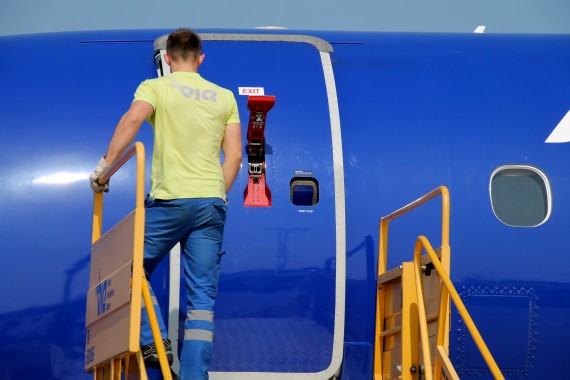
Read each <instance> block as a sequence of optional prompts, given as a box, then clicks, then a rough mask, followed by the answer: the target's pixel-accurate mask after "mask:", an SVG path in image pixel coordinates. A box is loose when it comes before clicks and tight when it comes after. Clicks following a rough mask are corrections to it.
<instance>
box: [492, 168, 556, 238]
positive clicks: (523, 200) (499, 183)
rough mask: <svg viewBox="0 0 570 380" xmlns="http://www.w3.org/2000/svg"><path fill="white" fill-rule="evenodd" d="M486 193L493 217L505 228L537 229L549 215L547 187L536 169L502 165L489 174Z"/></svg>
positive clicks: (545, 180)
mask: <svg viewBox="0 0 570 380" xmlns="http://www.w3.org/2000/svg"><path fill="white" fill-rule="evenodd" d="M489 190H490V193H491V206H492V207H493V212H494V213H495V216H496V217H497V218H498V219H499V220H500V221H501V222H503V223H505V224H506V225H508V226H512V227H536V226H539V225H541V224H543V223H544V222H546V220H547V219H548V217H549V216H550V210H551V205H552V200H551V199H552V198H551V192H550V184H549V182H548V178H547V177H546V175H545V174H544V173H542V172H541V171H540V170H538V169H537V168H535V167H532V166H528V165H505V166H501V167H500V168H498V169H496V170H495V171H494V172H493V174H492V175H491V183H490V185H489Z"/></svg>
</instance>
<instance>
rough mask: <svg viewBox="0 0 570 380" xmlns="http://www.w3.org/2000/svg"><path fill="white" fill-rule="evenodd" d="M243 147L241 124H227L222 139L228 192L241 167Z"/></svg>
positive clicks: (223, 170)
mask: <svg viewBox="0 0 570 380" xmlns="http://www.w3.org/2000/svg"><path fill="white" fill-rule="evenodd" d="M242 149H243V148H242V142H241V124H240V123H232V124H227V125H226V131H225V132H224V139H223V141H222V150H223V151H224V163H223V164H222V173H223V174H224V181H225V183H226V194H227V193H228V192H229V191H230V189H231V187H232V185H233V183H234V180H235V179H236V176H237V173H238V171H239V169H240V167H241V160H242Z"/></svg>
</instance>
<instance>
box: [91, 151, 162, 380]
mask: <svg viewBox="0 0 570 380" xmlns="http://www.w3.org/2000/svg"><path fill="white" fill-rule="evenodd" d="M135 154H136V199H135V208H136V210H138V211H140V214H142V215H144V185H145V183H144V182H145V180H144V170H145V150H144V145H143V144H142V143H141V142H135V144H134V145H132V146H131V147H130V148H128V149H127V150H126V151H125V153H123V154H122V155H121V157H119V159H118V160H117V161H116V162H114V163H113V165H111V167H109V169H107V171H105V173H103V175H102V176H101V178H99V180H98V182H99V184H101V185H102V184H104V183H105V182H107V181H109V180H110V178H111V177H112V176H113V174H115V173H116V172H117V171H118V170H119V169H120V168H121V167H122V166H123V165H124V164H125V163H126V162H127V161H129V159H130V158H131V157H132V156H133V155H135ZM142 226H143V227H142V230H141V231H140V232H142V233H143V234H144V223H143V224H142ZM102 228H103V193H102V192H95V193H94V198H93V232H92V243H95V241H97V240H98V239H99V238H100V237H101V233H102ZM135 244H136V243H135ZM133 275H134V273H133ZM140 278H141V280H142V283H141V287H140V289H141V292H142V294H141V296H142V298H143V300H144V303H145V309H146V311H147V314H148V317H149V321H150V325H151V331H152V335H153V338H154V340H155V343H156V350H157V354H158V358H159V362H160V367H161V371H162V376H163V378H164V379H166V380H172V374H171V372H170V367H169V365H168V360H167V358H166V352H165V349H164V346H163V344H162V337H161V335H160V329H159V327H158V322H157V318H156V311H155V310H154V305H153V303H152V299H151V296H150V290H149V288H148V283H147V281H146V278H145V274H144V271H143V272H142V274H141V277H140ZM137 281H138V279H137ZM142 365H144V364H143V363H142V359H141V362H140V364H139V368H141V366H142ZM113 367H115V366H114V360H113V361H111V367H110V368H111V371H114V372H117V371H118V372H120V366H119V365H117V368H119V369H118V370H117V369H115V368H113ZM97 374H98V371H95V379H97V378H98V376H97ZM141 376H142V378H143V379H146V378H147V376H146V374H141ZM115 378H117V379H119V378H120V373H115V374H114V375H113V379H115Z"/></svg>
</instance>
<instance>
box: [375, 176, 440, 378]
mask: <svg viewBox="0 0 570 380" xmlns="http://www.w3.org/2000/svg"><path fill="white" fill-rule="evenodd" d="M438 195H441V219H442V220H441V224H442V227H441V251H442V256H443V257H448V255H449V251H450V250H449V208H450V201H449V190H448V189H447V187H445V186H440V187H438V188H436V189H434V190H432V191H430V192H429V193H427V194H426V195H424V196H422V197H420V198H418V199H417V200H415V201H413V202H411V203H410V204H408V205H407V206H404V207H402V208H401V209H399V210H397V211H395V212H393V213H391V214H389V215H386V216H384V217H382V218H381V219H380V243H379V252H378V275H380V274H382V273H385V272H386V264H387V260H388V225H389V223H390V222H391V221H392V220H394V219H397V218H399V217H400V216H402V215H404V214H406V213H408V212H410V211H412V210H414V209H416V208H417V207H419V206H421V205H423V204H424V203H426V202H428V201H430V200H432V199H434V198H435V197H437V196H438ZM422 301H423V298H422ZM383 304H384V293H383V292H379V291H377V299H376V332H377V333H376V336H375V347H376V349H375V352H374V378H375V379H378V380H380V379H381V378H382V375H381V373H382V360H383V359H382V351H383V349H384V346H383V339H382V338H381V337H380V334H379V332H380V331H383V330H384V310H383ZM443 305H445V310H444V311H442V310H440V315H441V313H442V312H445V313H447V310H448V307H447V304H446V303H444V302H443V300H442V307H443ZM424 317H425V314H424ZM441 330H443V329H441ZM442 336H443V335H442ZM422 339H423V338H422ZM422 345H423V344H422ZM424 350H425V349H424ZM424 355H425V354H424ZM424 357H425V356H424ZM426 367H427V366H426ZM436 368H437V367H436Z"/></svg>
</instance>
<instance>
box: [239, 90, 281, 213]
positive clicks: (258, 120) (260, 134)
mask: <svg viewBox="0 0 570 380" xmlns="http://www.w3.org/2000/svg"><path fill="white" fill-rule="evenodd" d="M274 104H275V96H250V97H248V99H247V108H249V122H248V125H247V147H246V150H247V169H248V174H249V178H248V182H247V187H246V189H245V191H244V194H243V196H244V205H245V206H249V207H269V206H271V190H269V186H267V182H266V173H265V121H266V119H267V112H269V110H270V109H271V108H273V105H274Z"/></svg>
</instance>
